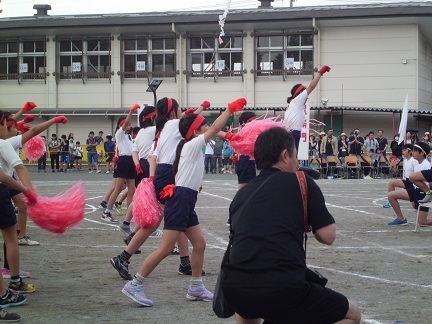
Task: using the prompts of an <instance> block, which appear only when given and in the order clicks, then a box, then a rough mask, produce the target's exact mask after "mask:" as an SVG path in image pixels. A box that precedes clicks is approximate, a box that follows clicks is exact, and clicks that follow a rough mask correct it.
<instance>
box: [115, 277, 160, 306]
mask: <svg viewBox="0 0 432 324" xmlns="http://www.w3.org/2000/svg"><path fill="white" fill-rule="evenodd" d="M122 293H123V294H125V295H126V296H128V297H129V298H130V299H132V300H133V301H134V302H136V303H138V304H140V305H143V306H146V307H151V306H153V302H152V301H151V300H150V299H148V298H147V296H146V295H145V294H144V288H143V286H135V285H132V281H129V282H127V283H126V285H124V287H123V289H122Z"/></svg>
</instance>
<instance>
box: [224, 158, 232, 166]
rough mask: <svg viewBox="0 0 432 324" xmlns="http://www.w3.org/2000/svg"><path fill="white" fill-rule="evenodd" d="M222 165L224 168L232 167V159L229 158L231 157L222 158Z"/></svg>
mask: <svg viewBox="0 0 432 324" xmlns="http://www.w3.org/2000/svg"><path fill="white" fill-rule="evenodd" d="M224 165H225V166H227V165H232V158H231V156H225V157H224Z"/></svg>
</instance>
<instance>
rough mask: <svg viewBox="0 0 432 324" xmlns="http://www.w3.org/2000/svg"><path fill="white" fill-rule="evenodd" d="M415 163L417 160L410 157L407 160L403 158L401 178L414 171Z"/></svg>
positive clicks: (405, 177)
mask: <svg viewBox="0 0 432 324" xmlns="http://www.w3.org/2000/svg"><path fill="white" fill-rule="evenodd" d="M415 163H417V165H419V164H418V162H417V160H416V159H414V158H413V157H411V158H410V159H409V160H407V159H404V160H403V178H404V179H408V178H409V176H410V174H411V173H413V172H414V164H415Z"/></svg>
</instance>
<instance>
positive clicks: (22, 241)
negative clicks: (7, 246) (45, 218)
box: [18, 236, 40, 246]
mask: <svg viewBox="0 0 432 324" xmlns="http://www.w3.org/2000/svg"><path fill="white" fill-rule="evenodd" d="M18 245H28V246H36V245H40V244H39V242H37V241H33V240H31V239H30V237H28V236H23V237H22V238H20V239H18Z"/></svg>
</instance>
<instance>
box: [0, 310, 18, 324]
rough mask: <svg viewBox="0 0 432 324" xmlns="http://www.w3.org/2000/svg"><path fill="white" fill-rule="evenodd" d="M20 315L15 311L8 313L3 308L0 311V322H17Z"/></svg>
mask: <svg viewBox="0 0 432 324" xmlns="http://www.w3.org/2000/svg"><path fill="white" fill-rule="evenodd" d="M20 320H21V316H19V315H18V314H16V313H8V312H6V311H5V310H4V309H2V310H1V311H0V322H19V321H20Z"/></svg>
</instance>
